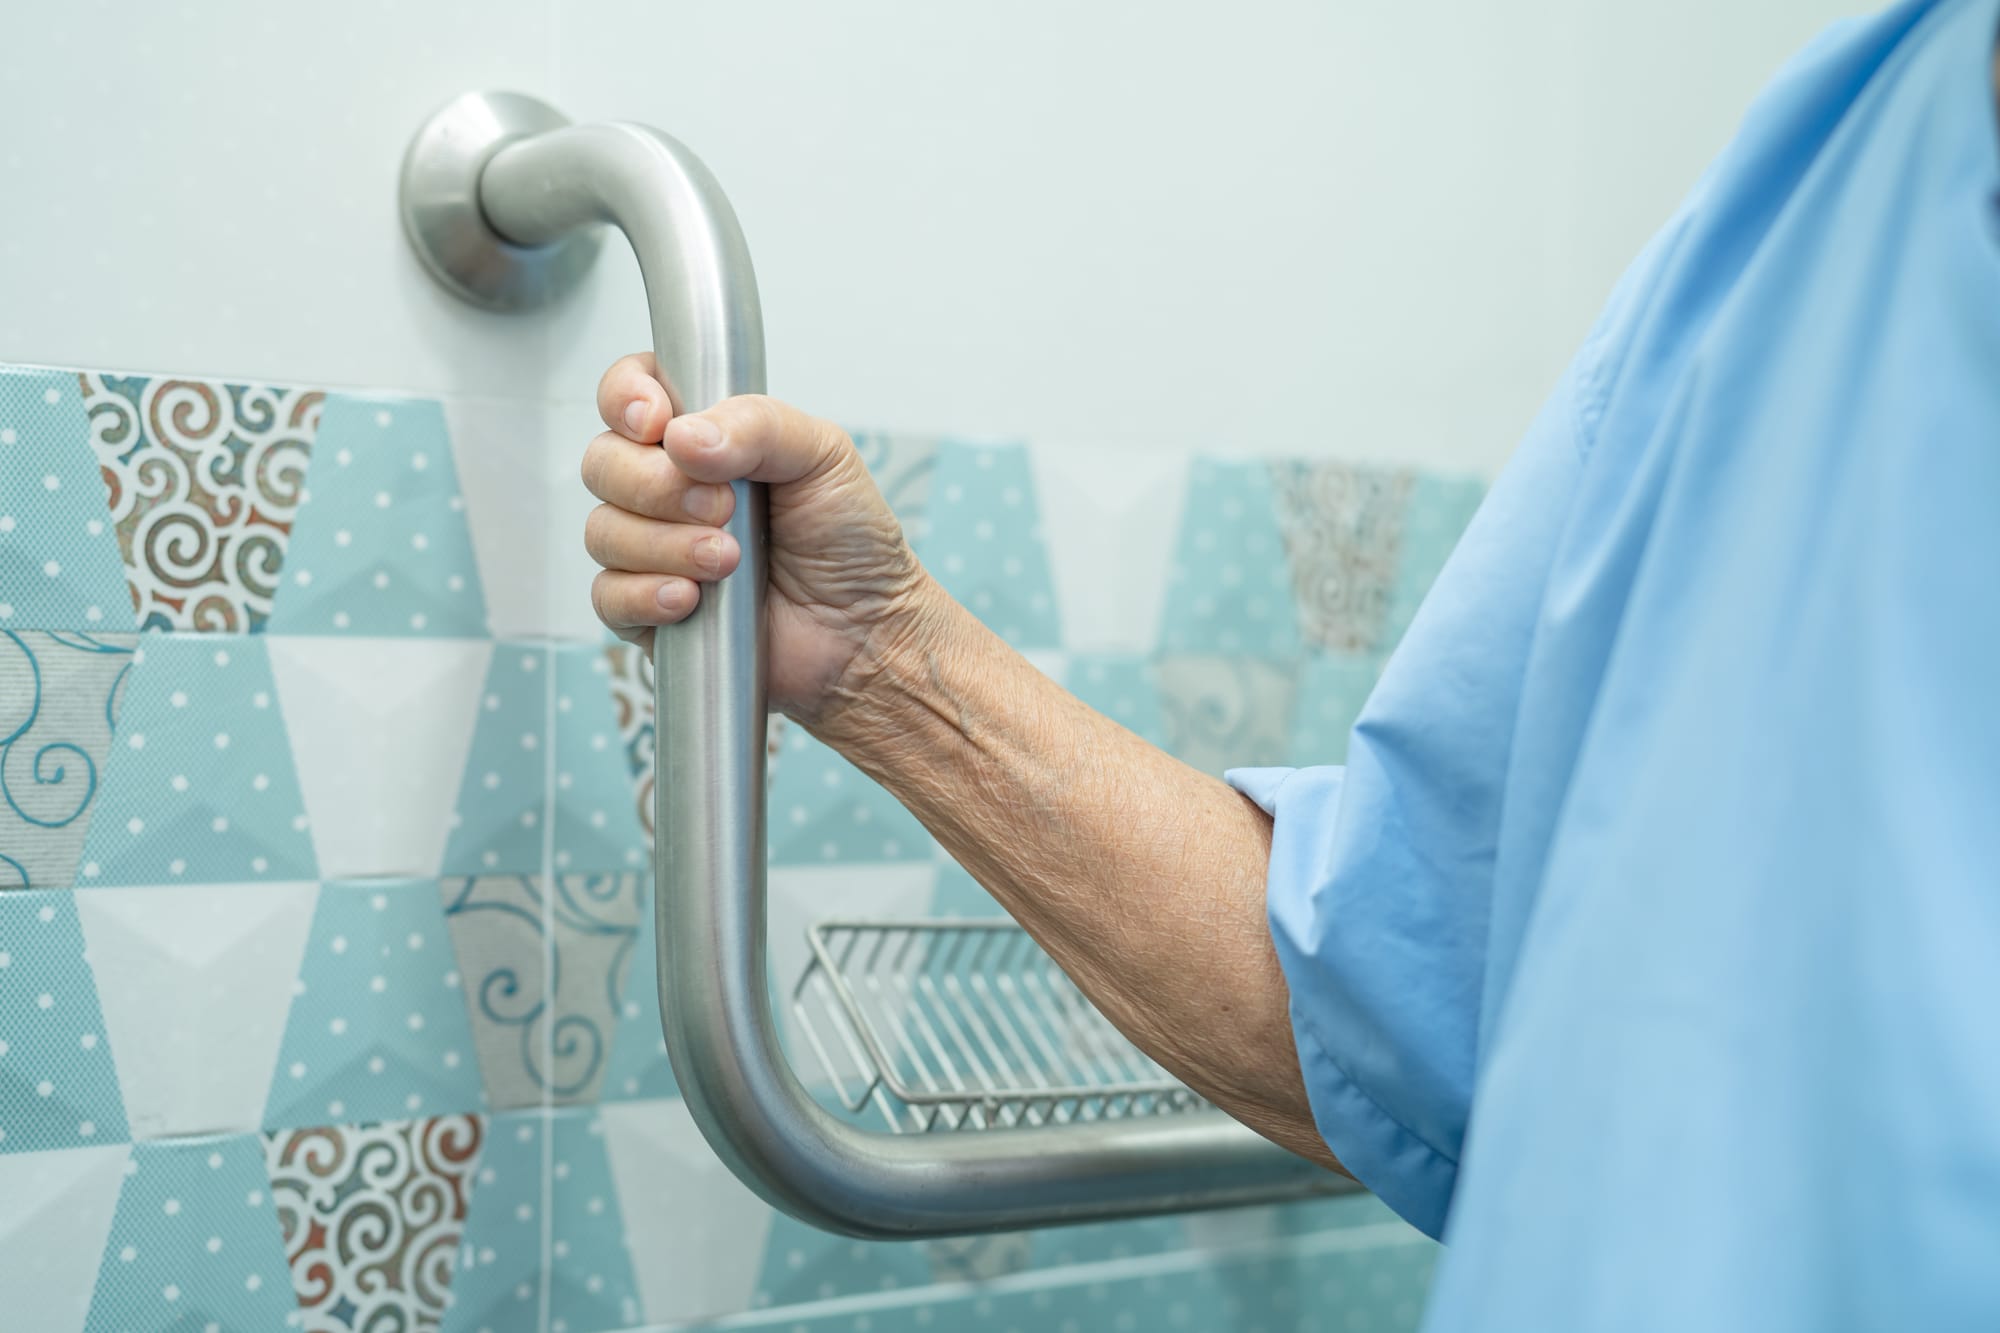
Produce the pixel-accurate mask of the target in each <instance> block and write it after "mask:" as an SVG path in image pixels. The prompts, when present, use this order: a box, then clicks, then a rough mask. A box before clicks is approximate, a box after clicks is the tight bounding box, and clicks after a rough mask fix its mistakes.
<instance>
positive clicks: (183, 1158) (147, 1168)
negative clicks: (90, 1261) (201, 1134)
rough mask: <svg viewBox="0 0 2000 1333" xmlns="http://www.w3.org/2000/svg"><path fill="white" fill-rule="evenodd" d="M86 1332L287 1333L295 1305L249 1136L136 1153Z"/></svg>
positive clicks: (148, 1147)
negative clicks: (209, 1331) (218, 1332)
mask: <svg viewBox="0 0 2000 1333" xmlns="http://www.w3.org/2000/svg"><path fill="white" fill-rule="evenodd" d="M127 1170H128V1174H127V1175H126V1177H125V1185H124V1188H123V1190H122V1191H121V1192H120V1194H119V1198H118V1211H117V1214H116V1215H115V1217H114V1218H113V1219H112V1223H111V1235H110V1238H109V1239H108V1240H107V1241H106V1242H105V1246H104V1258H103V1260H102V1262H101V1263H100V1265H99V1267H98V1270H97V1287H96V1291H95V1292H94V1294H93V1295H92V1298H91V1302H90V1316H89V1318H88V1320H87V1321H86V1322H85V1325H84V1328H85V1333H156V1331H157V1333H168V1331H169V1330H171V1331H172V1333H181V1331H182V1330H191V1329H205V1328H210V1327H217V1328H221V1329H226V1330H229V1331H230V1333H237V1331H238V1330H242V1331H243V1333H249V1331H250V1330H262V1329H272V1330H276V1329H283V1328H286V1327H288V1316H289V1315H290V1314H291V1312H292V1311H293V1310H294V1309H295V1308H296V1305H295V1302H294V1299H293V1296H292V1281H291V1273H290V1271H289V1269H288V1268H287V1267H286V1264H285V1247H284V1242H283V1240H282V1233H281V1232H280V1230H279V1224H278V1210H277V1206H276V1204H275V1203H274V1202H273V1199H272V1194H271V1187H270V1182H269V1180H267V1179H266V1178H265V1174H264V1153H263V1147H262V1145H261V1144H260V1143H259V1141H258V1140H257V1138H256V1137H255V1136H254V1135H232V1136H229V1137H226V1138H207V1139H177V1140H172V1141H168V1142H162V1143H142V1144H138V1145H136V1146H135V1147H134V1148H133V1150H132V1157H131V1161H130V1163H129V1164H128V1167H127Z"/></svg>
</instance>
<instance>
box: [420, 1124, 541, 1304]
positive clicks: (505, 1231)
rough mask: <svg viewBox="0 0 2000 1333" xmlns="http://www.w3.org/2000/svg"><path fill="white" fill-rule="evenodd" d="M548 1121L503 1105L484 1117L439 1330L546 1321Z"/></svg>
mask: <svg viewBox="0 0 2000 1333" xmlns="http://www.w3.org/2000/svg"><path fill="white" fill-rule="evenodd" d="M542 1125H543V1116H542V1114H541V1113H540V1112H539V1111H502V1112H498V1113H496V1114H494V1115H493V1116H491V1117H489V1118H488V1119H487V1121H486V1139H485V1142H484V1144H483V1145H482V1146H481V1147H480V1150H479V1165H478V1169H477V1170H475V1171H474V1172H473V1177H472V1179H473V1184H472V1186H471V1197H470V1198H468V1199H467V1201H466V1208H465V1228H464V1232H463V1235H464V1241H463V1244H462V1247H461V1249H460V1252H459V1258H458V1265H457V1269H456V1271H455V1272H454V1274H453V1276H452V1280H451V1305H450V1308H449V1309H447V1310H446V1311H445V1312H444V1318H443V1321H442V1322H441V1323H440V1325H439V1329H440V1333H481V1331H482V1330H490V1333H534V1330H536V1329H538V1328H539V1327H540V1321H539V1312H540V1305H539V1299H540V1295H541V1279H542V1267H543V1264H542V1258H543V1256H542V1223H541V1217H542V1203H543V1184H544V1177H543V1173H542V1135H543V1131H542Z"/></svg>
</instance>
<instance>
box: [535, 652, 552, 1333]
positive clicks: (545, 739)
mask: <svg viewBox="0 0 2000 1333" xmlns="http://www.w3.org/2000/svg"><path fill="white" fill-rule="evenodd" d="M541 652H542V1108H541V1109H542V1219H541V1220H542V1255H541V1258H542V1262H541V1284H540V1285H541V1300H540V1306H541V1310H540V1319H539V1323H538V1327H539V1328H540V1329H542V1330H543V1333H547V1329H548V1327H549V1315H550V1309H551V1306H552V1305H553V1304H554V1301H555V1285H556V1284H555V1226H556V1219H555V1161H556V1116H555V1085H554V1083H553V1082H552V1081H551V1080H552V1079H554V1077H555V1068H556V1053H555V1052H556V994H555V985H556V915H555V902H556V879H555V859H556V808H555V807H556V650H555V646H554V645H553V644H545V645H543V647H542V650H541Z"/></svg>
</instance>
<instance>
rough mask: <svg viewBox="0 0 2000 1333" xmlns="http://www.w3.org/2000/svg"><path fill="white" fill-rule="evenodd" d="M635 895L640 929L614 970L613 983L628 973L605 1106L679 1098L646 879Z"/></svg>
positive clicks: (607, 1072) (613, 1035) (607, 1065)
mask: <svg viewBox="0 0 2000 1333" xmlns="http://www.w3.org/2000/svg"><path fill="white" fill-rule="evenodd" d="M635 878H636V877H635ZM637 896H638V902H639V913H638V917H639V919H638V929H637V932H636V933H635V934H634V936H633V939H632V944H631V947H630V948H629V949H627V950H626V953H625V957H624V959H623V962H622V965H621V966H619V967H615V968H614V969H613V971H612V980H613V983H614V984H616V983H617V981H618V973H620V972H623V973H624V978H623V981H624V984H623V985H622V987H621V988H620V990H621V994H622V997H623V998H622V999H621V1000H620V1001H619V1005H618V1009H617V1018H616V1021H615V1022H614V1024H613V1026H612V1029H611V1054H610V1056H609V1057H608V1058H607V1059H606V1060H605V1064H604V1084H603V1093H602V1095H603V1097H604V1098H605V1100H607V1101H609V1100H611V1099H613V1098H622V1099H626V1100H630V1099H634V1098H659V1097H677V1096H679V1095H680V1085H679V1084H678V1083H676V1082H675V1081H674V1066H673V1062H672V1061H670V1060H668V1059H667V1038H666V1034H665V1032H664V1031H663V1030H662V1028H661V1025H660V953H659V942H658V938H657V936H656V935H655V933H654V930H653V913H652V894H651V893H650V892H649V891H648V890H647V889H646V887H645V884H644V881H643V880H641V881H640V885H639V888H638V894H637Z"/></svg>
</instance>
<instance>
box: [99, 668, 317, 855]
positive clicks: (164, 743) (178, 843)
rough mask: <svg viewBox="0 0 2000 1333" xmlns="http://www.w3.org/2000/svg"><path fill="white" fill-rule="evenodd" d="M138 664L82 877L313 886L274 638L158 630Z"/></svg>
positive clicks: (308, 837) (113, 744) (126, 690)
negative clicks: (271, 644) (275, 672)
mask: <svg viewBox="0 0 2000 1333" xmlns="http://www.w3.org/2000/svg"><path fill="white" fill-rule="evenodd" d="M132 660H133V667H132V673H131V675H130V676H129V677H128V678H127V680H126V683H125V686H124V694H123V699H122V702H121V704H120V706H119V713H118V725H117V728H116V729H115V731H114V732H113V734H112V742H111V754H110V757H109V759H108V760H107V761H106V762H105V772H104V785H103V789H102V791H101V792H100V793H99V795H98V800H97V813H96V814H95V816H93V818H92V819H91V823H90V831H89V833H88V834H87V836H86V837H85V839H84V846H83V864H82V867H81V870H80V873H79V881H80V882H81V883H83V884H85V885H90V884H176V883H200V882H211V883H228V882H232V881H236V880H253V879H264V880H301V879H312V878H314V877H315V876H316V875H317V873H318V872H317V867H316V865H315V862H314V859H313V849H312V838H311V835H310V832H309V831H308V825H307V820H306V813H305V801H304V798H303V797H301V795H300V794H299V782H298V776H297V774H296V773H295V772H294V770H293V764H292V752H291V744H290V741H289V740H288V738H287V736H286V734H285V724H284V718H283V715H282V711H281V710H280V709H279V707H278V703H277V687H276V685H275V684H273V682H272V676H271V665H270V661H269V658H268V656H267V655H266V653H265V649H264V643H263V640H262V639H260V638H257V637H252V636H242V635H197V634H161V635H151V634H149V635H146V636H145V637H144V638H142V639H141V640H140V643H139V648H138V651H137V652H136V654H135V655H134V657H133V659H132Z"/></svg>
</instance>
